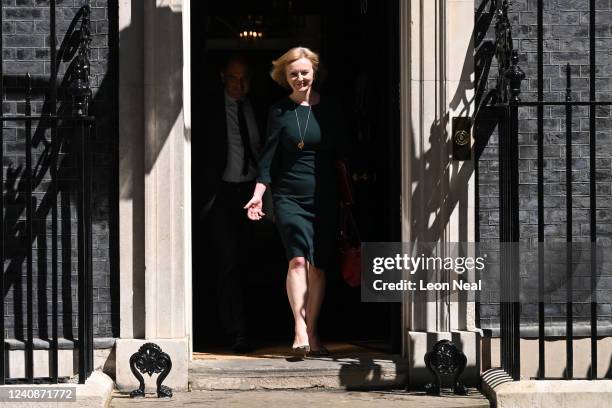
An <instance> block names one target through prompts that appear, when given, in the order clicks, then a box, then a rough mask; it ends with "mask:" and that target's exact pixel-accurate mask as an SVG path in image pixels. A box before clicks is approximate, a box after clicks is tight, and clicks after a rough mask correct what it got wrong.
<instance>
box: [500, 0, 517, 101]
mask: <svg viewBox="0 0 612 408" xmlns="http://www.w3.org/2000/svg"><path fill="white" fill-rule="evenodd" d="M494 7H495V58H496V59H497V88H496V103H498V104H507V103H509V102H511V101H512V102H517V101H518V100H519V99H518V94H519V93H520V91H521V90H520V87H521V81H522V80H523V79H524V78H525V73H524V72H523V71H522V70H521V68H520V67H519V66H518V52H517V50H515V49H514V45H513V42H512V26H511V24H510V19H509V18H508V11H509V9H510V7H511V3H510V2H509V1H508V0H496V1H495V6H494Z"/></svg>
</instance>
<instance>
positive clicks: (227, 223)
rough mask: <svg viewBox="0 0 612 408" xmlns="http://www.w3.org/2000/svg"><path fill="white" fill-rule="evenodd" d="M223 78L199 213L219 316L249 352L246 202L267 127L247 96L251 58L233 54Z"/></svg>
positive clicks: (237, 348) (210, 126) (211, 116)
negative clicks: (262, 125) (208, 241)
mask: <svg viewBox="0 0 612 408" xmlns="http://www.w3.org/2000/svg"><path fill="white" fill-rule="evenodd" d="M221 81H222V83H223V87H224V89H223V95H221V96H220V97H219V98H218V99H217V100H215V104H214V105H213V106H212V107H210V108H209V109H207V112H206V114H207V115H208V120H207V126H206V129H207V132H206V144H205V146H206V152H205V154H204V157H203V158H204V159H205V160H206V163H204V166H203V169H204V171H203V173H204V174H201V175H199V176H200V180H201V181H202V183H203V184H202V185H201V186H200V194H201V195H202V196H201V199H200V206H201V207H200V216H201V217H202V218H204V219H206V221H207V222H208V224H209V225H210V229H209V231H210V233H211V234H212V239H211V241H212V245H213V248H212V251H213V254H212V255H213V258H214V262H213V266H214V270H215V272H216V278H217V303H218V307H219V316H220V318H221V319H220V320H221V323H222V324H223V328H224V330H225V334H226V335H227V336H228V337H229V338H230V341H231V342H232V345H233V350H234V352H236V353H245V352H248V351H250V350H251V349H252V346H251V344H250V343H249V341H248V336H247V321H246V316H245V304H244V303H245V299H244V288H243V283H244V275H243V274H242V272H243V271H244V269H245V268H244V267H242V266H243V265H241V262H244V261H245V260H247V261H248V259H249V258H250V256H249V255H250V254H249V248H250V245H249V244H250V243H252V242H253V241H252V240H253V224H252V223H250V222H249V220H248V218H247V216H246V213H245V210H244V209H243V207H244V205H245V204H246V203H247V202H248V201H249V199H250V198H251V196H252V195H253V190H254V187H255V177H256V175H257V159H258V157H259V150H260V148H261V142H262V139H261V135H262V133H263V132H262V130H261V129H260V128H259V123H261V122H262V121H258V120H257V115H256V113H255V111H256V109H255V107H254V106H253V105H252V104H251V102H250V100H249V98H248V97H247V94H248V92H249V88H250V78H249V70H248V64H247V62H246V60H245V59H244V58H243V57H241V56H232V57H230V58H229V59H228V60H227V62H226V64H225V66H224V68H223V71H222V72H221ZM251 267H252V265H251ZM247 272H248V271H247Z"/></svg>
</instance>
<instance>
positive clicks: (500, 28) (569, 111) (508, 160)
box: [494, 0, 612, 380]
mask: <svg viewBox="0 0 612 408" xmlns="http://www.w3.org/2000/svg"><path fill="white" fill-rule="evenodd" d="M494 8H495V11H496V25H495V32H496V36H495V38H496V52H495V55H496V59H497V62H498V75H497V90H496V100H495V103H494V106H495V107H496V108H497V109H498V112H499V116H498V120H499V127H498V129H499V163H500V173H499V186H500V241H501V243H502V246H501V254H500V255H501V282H500V284H501V287H500V289H501V290H502V291H505V293H510V294H511V295H510V296H508V298H507V299H511V298H512V299H518V297H516V295H517V293H518V292H517V291H518V285H519V271H518V264H519V258H518V257H519V254H518V253H517V251H518V249H517V248H518V246H516V245H507V244H508V243H516V242H519V238H520V237H519V231H520V229H519V226H520V225H519V190H518V187H519V171H518V167H519V166H518V140H519V139H518V134H519V128H518V123H519V114H518V112H519V107H526V106H535V107H536V108H537V210H538V211H537V213H538V234H537V236H538V243H539V244H540V245H543V243H544V242H545V238H546V237H545V234H544V225H545V223H544V126H543V117H544V107H546V106H561V107H564V108H565V154H566V157H565V167H566V168H565V183H566V197H565V200H566V201H565V210H566V223H567V224H566V240H567V248H566V249H567V258H566V269H565V270H566V271H567V287H566V290H567V298H566V302H565V308H566V317H565V319H566V325H565V326H566V335H565V340H566V370H565V376H564V378H565V379H573V378H574V370H573V362H574V349H573V344H574V333H573V323H574V316H573V306H574V305H573V290H574V289H573V287H572V277H571V275H572V270H573V268H574V265H573V260H572V252H573V246H572V237H573V234H574V231H573V230H572V209H573V203H572V194H571V192H572V133H573V130H572V117H573V107H575V106H588V107H589V166H590V171H589V193H590V197H589V207H590V208H589V210H590V220H589V222H590V241H591V252H592V253H591V256H590V272H591V276H590V289H591V294H590V319H589V324H590V345H591V358H590V360H591V361H590V374H589V378H590V379H593V380H594V379H597V299H596V259H597V254H596V246H595V243H596V241H597V229H596V216H597V205H596V202H597V201H596V199H597V195H596V184H595V181H596V178H595V174H596V161H595V153H596V142H597V141H596V137H595V135H596V121H595V113H596V112H595V109H596V107H597V106H612V101H596V93H595V72H596V70H595V62H596V49H595V31H596V30H595V29H596V26H595V0H589V68H590V73H589V80H590V82H589V100H588V101H575V100H573V99H572V83H571V80H572V67H571V66H570V64H567V66H566V96H565V100H564V101H545V100H544V69H543V53H544V51H543V48H544V46H543V43H544V36H543V13H544V11H543V0H538V1H537V56H538V58H537V87H538V89H537V100H536V101H521V99H520V91H521V89H520V85H521V81H522V80H523V79H524V78H525V74H524V73H523V72H522V71H521V69H520V68H519V67H518V61H519V56H518V53H517V50H515V49H513V41H512V27H511V24H510V21H509V19H508V8H509V2H508V0H496V1H495V2H494ZM544 267H545V265H544V251H542V250H540V251H538V291H539V293H540V298H539V299H538V318H537V321H538V350H539V357H538V376H537V377H538V379H544V378H548V377H547V376H546V372H545V365H546V364H545V363H546V354H545V338H546V337H545V330H544V328H545V317H546V316H545V302H544V300H543V297H542V293H543V291H544V285H545V282H544ZM520 322H521V305H520V303H519V302H517V301H512V302H511V301H506V302H504V301H502V302H501V304H500V325H501V362H502V368H503V369H504V370H505V371H506V372H507V373H508V374H509V375H510V376H511V377H512V378H514V379H515V380H518V379H519V378H520V371H521V369H520V351H521V350H520Z"/></svg>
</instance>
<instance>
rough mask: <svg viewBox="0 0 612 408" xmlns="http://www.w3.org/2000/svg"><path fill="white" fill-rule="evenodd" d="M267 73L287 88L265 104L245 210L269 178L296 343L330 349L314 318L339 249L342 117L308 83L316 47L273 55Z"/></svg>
mask: <svg viewBox="0 0 612 408" xmlns="http://www.w3.org/2000/svg"><path fill="white" fill-rule="evenodd" d="M273 65H274V69H273V71H272V78H273V79H274V80H275V81H276V82H278V83H279V84H280V85H282V86H284V87H286V88H288V89H291V90H292V93H291V94H290V95H289V96H287V97H285V98H283V99H281V100H280V101H278V102H277V103H275V104H274V105H273V106H272V107H271V108H270V111H269V115H268V130H267V135H266V136H267V138H266V142H265V145H264V148H263V150H262V153H261V156H260V159H259V175H258V178H257V182H258V183H257V185H256V187H255V192H254V194H253V198H252V199H251V200H250V201H249V202H248V203H247V205H245V207H244V208H245V209H247V216H248V217H249V218H250V219H252V220H259V219H261V217H262V216H263V215H264V213H263V211H262V196H263V193H264V191H265V190H266V185H270V186H271V188H272V199H273V202H274V214H275V219H276V224H277V226H278V230H279V232H280V236H281V239H282V241H283V244H284V247H285V251H286V254H287V258H288V259H289V269H288V272H287V296H288V298H289V303H290V305H291V309H292V311H293V316H294V319H295V337H294V341H293V349H294V351H296V352H297V353H309V354H310V355H327V354H329V352H328V351H327V349H326V348H325V347H324V346H323V345H322V344H321V343H320V342H319V339H318V337H317V330H316V328H317V319H318V316H319V311H320V308H321V303H322V301H323V296H324V293H325V274H324V270H325V269H327V268H328V267H329V265H330V262H331V261H332V256H333V255H334V253H335V249H336V245H335V244H336V237H337V231H338V228H337V225H338V220H337V210H338V190H337V185H338V183H337V176H336V170H335V160H336V159H337V158H339V157H340V156H342V154H341V151H342V147H343V145H344V142H343V140H344V138H345V136H344V135H345V127H344V126H343V125H342V124H343V123H344V122H343V116H342V114H341V112H340V110H339V109H338V107H337V105H334V104H333V103H331V102H330V101H329V100H327V99H326V98H324V97H321V95H319V94H318V93H317V92H316V91H314V90H312V83H313V81H314V78H315V75H316V73H317V70H318V65H319V58H318V56H317V54H315V53H314V52H312V51H310V50H309V49H307V48H303V47H297V48H293V49H291V50H289V51H288V52H287V53H285V54H284V55H283V56H281V57H280V58H279V59H278V60H276V61H274V62H273Z"/></svg>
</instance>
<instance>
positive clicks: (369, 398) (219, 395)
mask: <svg viewBox="0 0 612 408" xmlns="http://www.w3.org/2000/svg"><path fill="white" fill-rule="evenodd" d="M126 406H131V407H139V406H140V407H147V408H149V407H152V408H154V407H169V406H171V407H172V408H175V407H222V408H253V407H265V408H277V407H278V408H286V407H291V408H319V407H320V408H332V407H334V408H335V407H350V408H366V407H368V408H369V407H376V408H391V407H406V408H410V407H415V408H416V407H418V408H425V407H439V408H467V407H469V408H484V407H487V408H488V407H489V406H490V405H489V401H487V399H486V398H485V397H483V396H482V395H481V394H480V393H479V392H478V391H477V390H470V394H469V395H468V396H466V397H459V396H455V395H452V394H443V395H442V396H440V397H436V396H428V395H425V394H424V393H423V392H406V391H400V390H389V391H368V392H363V391H360V392H356V391H342V390H320V389H318V390H317V389H315V390H282V391H277V390H274V391H265V390H263V391H193V392H181V393H175V394H174V396H173V397H172V398H171V399H168V400H158V399H157V398H155V396H154V395H153V394H152V395H150V396H147V398H144V399H130V398H129V396H128V395H127V394H120V393H115V394H114V396H113V400H112V401H111V407H126Z"/></svg>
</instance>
